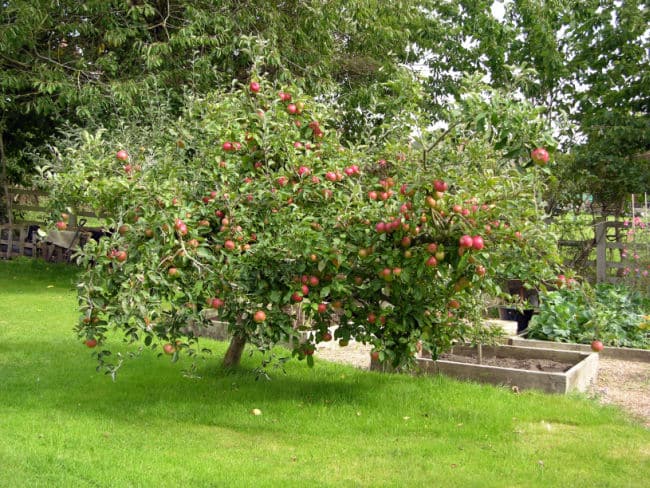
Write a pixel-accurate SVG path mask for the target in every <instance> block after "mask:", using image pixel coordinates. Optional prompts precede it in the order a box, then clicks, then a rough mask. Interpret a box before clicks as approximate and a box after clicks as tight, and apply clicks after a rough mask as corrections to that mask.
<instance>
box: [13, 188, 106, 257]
mask: <svg viewBox="0 0 650 488" xmlns="http://www.w3.org/2000/svg"><path fill="white" fill-rule="evenodd" d="M7 193H8V195H9V198H8V199H7V201H6V211H7V215H8V216H11V217H12V218H11V219H10V221H9V223H6V224H0V258H5V259H11V258H13V257H17V256H27V257H41V258H43V259H46V260H47V261H68V260H69V259H70V255H71V254H72V252H73V250H74V249H75V248H76V247H77V246H80V245H83V244H84V243H85V242H86V241H87V240H88V239H89V238H90V232H89V231H90V229H84V228H80V227H77V217H96V215H95V214H94V213H93V212H90V211H87V210H82V211H79V212H77V213H76V215H71V216H70V218H69V222H68V229H69V231H67V232H62V233H58V234H59V235H53V233H50V234H48V235H47V236H40V235H39V229H40V228H43V227H45V221H46V220H47V216H48V214H49V213H50V209H49V208H48V207H47V206H46V205H47V204H46V203H44V200H47V193H45V192H43V191H40V190H35V189H31V188H15V187H9V188H8V189H7ZM22 212H30V213H32V215H31V216H30V218H27V219H22V220H21V221H20V222H14V221H13V216H14V215H15V214H20V213H22ZM34 214H37V215H34ZM54 234H57V233H56V232H54Z"/></svg>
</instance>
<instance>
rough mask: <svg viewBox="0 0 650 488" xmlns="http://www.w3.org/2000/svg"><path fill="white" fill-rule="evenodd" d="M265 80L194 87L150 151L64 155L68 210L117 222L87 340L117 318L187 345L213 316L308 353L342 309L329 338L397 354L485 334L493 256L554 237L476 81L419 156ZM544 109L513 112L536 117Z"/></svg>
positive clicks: (86, 326) (98, 251)
mask: <svg viewBox="0 0 650 488" xmlns="http://www.w3.org/2000/svg"><path fill="white" fill-rule="evenodd" d="M256 83H259V85H249V86H248V87H245V88H244V87H241V88H240V89H238V90H236V91H233V92H229V93H224V92H216V93H214V94H213V95H211V96H208V97H206V98H204V99H200V100H196V101H195V102H194V103H193V104H192V105H191V106H190V107H189V108H188V111H187V113H186V115H185V116H184V117H183V118H181V119H179V120H178V121H177V122H169V125H168V126H166V127H162V126H161V128H160V130H159V132H157V133H155V136H154V138H153V140H151V141H149V142H148V144H147V146H140V144H141V142H140V141H138V139H139V135H138V134H137V132H135V133H134V134H131V135H130V136H129V135H128V133H126V132H125V133H123V134H117V136H118V137H119V136H121V135H125V136H126V137H128V138H127V139H126V141H128V143H127V144H124V143H118V142H115V141H111V140H110V138H109V139H105V138H104V136H103V135H102V134H98V135H96V136H91V135H89V134H85V135H84V137H83V139H82V141H80V144H78V145H71V146H70V147H68V148H67V149H66V150H63V151H62V159H61V161H60V166H59V167H58V168H57V173H56V175H55V177H54V179H53V180H52V181H51V184H52V197H53V199H54V200H55V201H56V202H57V205H58V209H59V211H64V210H65V209H66V207H67V206H68V205H79V204H80V203H81V202H83V201H86V200H88V199H91V198H92V199H93V200H94V201H95V202H97V205H96V210H97V211H98V212H105V213H108V214H109V215H111V216H114V219H113V221H112V227H113V229H114V230H117V231H118V232H115V233H113V234H112V235H111V236H110V237H107V238H103V239H101V240H100V241H99V242H98V243H96V244H92V243H91V244H90V245H88V246H86V247H85V249H84V251H83V252H82V253H81V254H80V256H79V262H80V263H81V264H82V265H83V266H84V267H85V268H86V272H85V274H84V276H83V279H82V280H81V283H80V285H79V292H80V305H81V310H82V313H83V315H82V317H81V318H80V322H79V325H78V328H77V330H78V332H79V335H80V336H81V337H83V338H85V339H97V340H98V341H99V343H100V345H101V344H102V343H103V340H104V337H105V335H106V333H107V331H108V330H109V328H112V327H117V328H119V329H121V330H122V331H123V332H124V334H125V337H126V339H127V340H128V341H138V342H139V341H140V340H144V343H145V345H147V346H149V345H150V346H152V347H155V346H156V345H158V344H159V343H160V342H163V343H167V349H166V352H168V353H172V354H173V355H174V357H176V355H177V354H178V353H179V352H181V351H182V352H188V353H193V352H192V351H194V350H195V347H194V346H195V339H194V338H193V337H192V336H190V337H189V340H185V326H186V325H187V324H188V323H190V322H193V323H196V324H201V325H203V326H209V324H210V323H211V320H212V319H214V318H215V317H216V318H218V319H219V320H223V321H226V322H227V323H228V324H229V326H230V330H231V332H232V334H234V335H235V336H237V337H242V338H245V339H246V340H247V341H250V342H251V343H253V344H254V345H255V346H257V347H258V348H259V349H261V350H264V351H268V350H270V348H271V346H272V345H273V344H276V343H278V342H280V341H285V340H286V341H289V342H290V343H291V344H293V346H294V350H293V353H294V355H296V356H298V357H299V358H301V359H303V358H306V359H307V361H309V362H311V360H312V359H311V358H312V356H311V355H312V353H313V350H314V343H316V342H318V341H321V340H323V339H324V338H325V337H326V335H327V334H328V328H329V327H330V326H331V325H332V323H333V322H334V323H337V324H338V328H337V330H336V337H335V339H339V340H340V341H341V342H342V343H343V344H344V343H346V342H347V341H348V340H349V339H350V338H355V339H356V340H359V341H363V342H370V343H372V344H374V347H375V350H376V352H378V354H379V358H380V360H383V361H389V362H390V363H391V364H392V365H393V366H396V367H401V366H406V365H408V364H409V363H410V362H411V361H412V358H413V354H414V352H415V350H416V347H417V343H418V341H422V342H423V344H424V346H425V347H427V348H428V349H429V350H431V351H433V352H434V355H435V354H438V353H439V352H441V351H443V350H445V349H446V348H448V347H449V346H450V344H451V342H452V341H454V340H456V339H463V338H465V337H469V336H476V334H475V329H476V327H478V326H480V324H481V310H482V296H484V294H495V293H498V287H497V278H498V276H497V274H496V273H497V271H498V270H497V267H496V266H495V263H498V262H501V261H502V260H503V259H504V258H505V256H506V255H508V254H509V253H512V252H516V251H517V250H520V251H525V250H526V251H525V252H523V253H521V254H518V255H517V259H519V260H522V259H527V256H529V255H531V254H532V255H534V256H535V259H536V260H539V256H540V253H539V252H532V251H531V250H532V249H540V250H542V249H543V246H545V245H546V244H545V241H536V240H535V236H536V235H538V234H541V233H542V232H541V231H539V232H538V231H537V230H535V228H536V226H538V225H543V222H542V220H541V219H540V218H534V217H535V215H538V214H539V213H540V210H539V209H540V203H539V202H538V198H539V195H540V194H539V193H536V190H539V189H541V188H543V180H542V178H541V177H540V176H541V174H542V172H543V169H542V168H541V167H539V166H535V165H530V164H520V163H519V162H517V161H513V159H512V157H511V156H508V154H506V153H507V152H508V149H507V148H503V149H501V150H497V149H495V148H494V147H493V143H494V140H495V139H494V133H493V132H492V131H488V130H485V127H483V128H481V129H480V130H477V129H476V128H472V127H473V126H472V124H471V123H470V122H471V121H473V120H474V116H473V114H474V112H475V111H476V110H479V109H481V107H483V105H482V103H483V102H482V101H481V99H480V97H478V98H477V97H476V95H474V94H472V93H470V92H468V93H467V97H466V98H467V100H468V102H467V103H466V104H464V105H463V106H459V108H458V111H457V112H456V113H457V114H458V115H457V116H458V117H459V120H457V121H450V127H451V130H449V131H448V132H446V133H445V134H444V136H443V137H441V135H440V134H439V133H438V134H426V133H424V134H423V135H422V140H421V142H420V144H421V146H422V147H426V148H427V150H426V151H425V152H422V151H418V150H416V149H411V148H409V147H408V145H407V144H406V143H405V141H403V140H401V139H400V137H398V136H394V137H393V138H391V139H390V141H389V143H388V144H386V145H385V146H374V147H372V148H364V147H354V146H348V147H346V146H343V145H342V144H341V140H340V138H339V132H338V131H337V129H336V127H335V126H330V125H328V122H327V121H328V120H336V117H335V115H334V114H333V113H332V112H331V111H330V110H328V107H327V106H324V105H320V104H319V103H317V102H316V101H314V100H313V99H312V98H310V97H308V96H306V95H304V94H303V93H301V92H300V90H299V88H298V87H295V86H294V87H290V88H283V89H281V88H280V87H279V86H277V85H274V84H273V83H272V82H270V81H267V80H265V79H259V81H258V82H256ZM287 89H288V90H289V91H287ZM278 92H279V94H278ZM494 96H495V98H498V97H499V96H502V95H498V94H496V93H495V94H494ZM289 98H290V99H289ZM472 100H476V101H477V104H473V103H472V102H471V101H472ZM500 100H501V101H502V102H503V106H502V107H501V106H500V109H501V110H502V111H503V113H504V114H507V113H508V112H509V111H508V110H507V107H506V98H505V97H503V98H500ZM510 103H511V104H512V105H514V104H518V103H521V102H514V101H510ZM512 113H513V114H516V115H514V116H513V117H514V120H515V121H516V120H519V119H517V117H518V116H519V115H521V114H520V112H518V111H517V110H515V108H514V107H513V108H512ZM463 117H465V118H463ZM537 117H538V114H537V112H535V111H534V110H529V112H528V117H525V118H522V119H521V120H519V123H520V124H522V125H524V126H526V127H528V128H529V129H530V127H539V128H540V129H541V127H542V126H541V125H536V123H535V120H536V119H537ZM494 120H497V119H496V118H495V119H494ZM504 126H506V127H509V128H510V129H511V130H512V131H513V133H514V132H515V131H514V129H512V127H513V126H512V125H508V123H505V122H504ZM522 132H523V133H524V134H525V135H526V136H529V137H531V138H532V140H533V141H536V140H540V139H541V138H542V135H541V134H539V133H535V132H534V131H530V132H525V131H522ZM396 134H399V132H397V133H396ZM432 141H433V142H432ZM123 144H124V145H123ZM519 144H520V143H519V142H517V143H516V144H515V145H516V146H518V145H519ZM124 149H126V150H127V151H128V154H127V153H118V150H124ZM116 156H117V157H116ZM459 167H463V168H466V170H465V171H462V172H461V171H458V170H457V168H459ZM518 229H522V231H521V232H520V231H519V230H518ZM461 238H462V239H463V240H461ZM467 239H469V243H468V242H467ZM542 255H544V253H542ZM259 312H261V313H259ZM303 331H304V332H306V341H305V342H300V339H301V338H302V339H304V337H302V334H301V332H303ZM106 356H107V352H105V351H102V352H100V353H99V358H100V361H103V360H104V358H105V357H106Z"/></svg>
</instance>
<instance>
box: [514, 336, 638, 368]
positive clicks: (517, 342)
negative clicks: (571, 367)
mask: <svg viewBox="0 0 650 488" xmlns="http://www.w3.org/2000/svg"><path fill="white" fill-rule="evenodd" d="M508 344H509V345H511V346H519V347H532V348H537V349H539V348H541V349H554V350H563V351H579V352H585V353H589V352H592V351H591V346H589V344H575V343H571V342H551V341H539V340H534V339H523V338H521V337H510V338H508ZM599 354H600V357H601V358H607V359H620V360H623V361H639V362H643V363H650V349H633V348H628V347H609V346H606V347H605V349H603V350H602V351H601V352H600V353H599Z"/></svg>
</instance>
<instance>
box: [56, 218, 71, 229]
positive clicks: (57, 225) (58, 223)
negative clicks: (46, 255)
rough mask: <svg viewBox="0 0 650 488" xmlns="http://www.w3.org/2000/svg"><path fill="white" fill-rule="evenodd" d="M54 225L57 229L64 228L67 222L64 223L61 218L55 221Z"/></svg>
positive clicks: (66, 226)
mask: <svg viewBox="0 0 650 488" xmlns="http://www.w3.org/2000/svg"><path fill="white" fill-rule="evenodd" d="M54 225H55V226H56V228H57V229H59V230H65V229H67V228H68V224H66V223H65V222H63V221H62V220H60V221H58V222H57V223H56V224H54Z"/></svg>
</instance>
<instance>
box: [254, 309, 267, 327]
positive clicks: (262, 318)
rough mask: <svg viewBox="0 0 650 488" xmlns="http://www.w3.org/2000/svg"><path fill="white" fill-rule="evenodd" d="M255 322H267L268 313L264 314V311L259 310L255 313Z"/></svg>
mask: <svg viewBox="0 0 650 488" xmlns="http://www.w3.org/2000/svg"><path fill="white" fill-rule="evenodd" d="M253 320H254V321H255V322H257V323H258V324H261V323H262V322H264V321H265V320H266V313H264V310H258V311H257V312H255V315H253Z"/></svg>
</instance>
